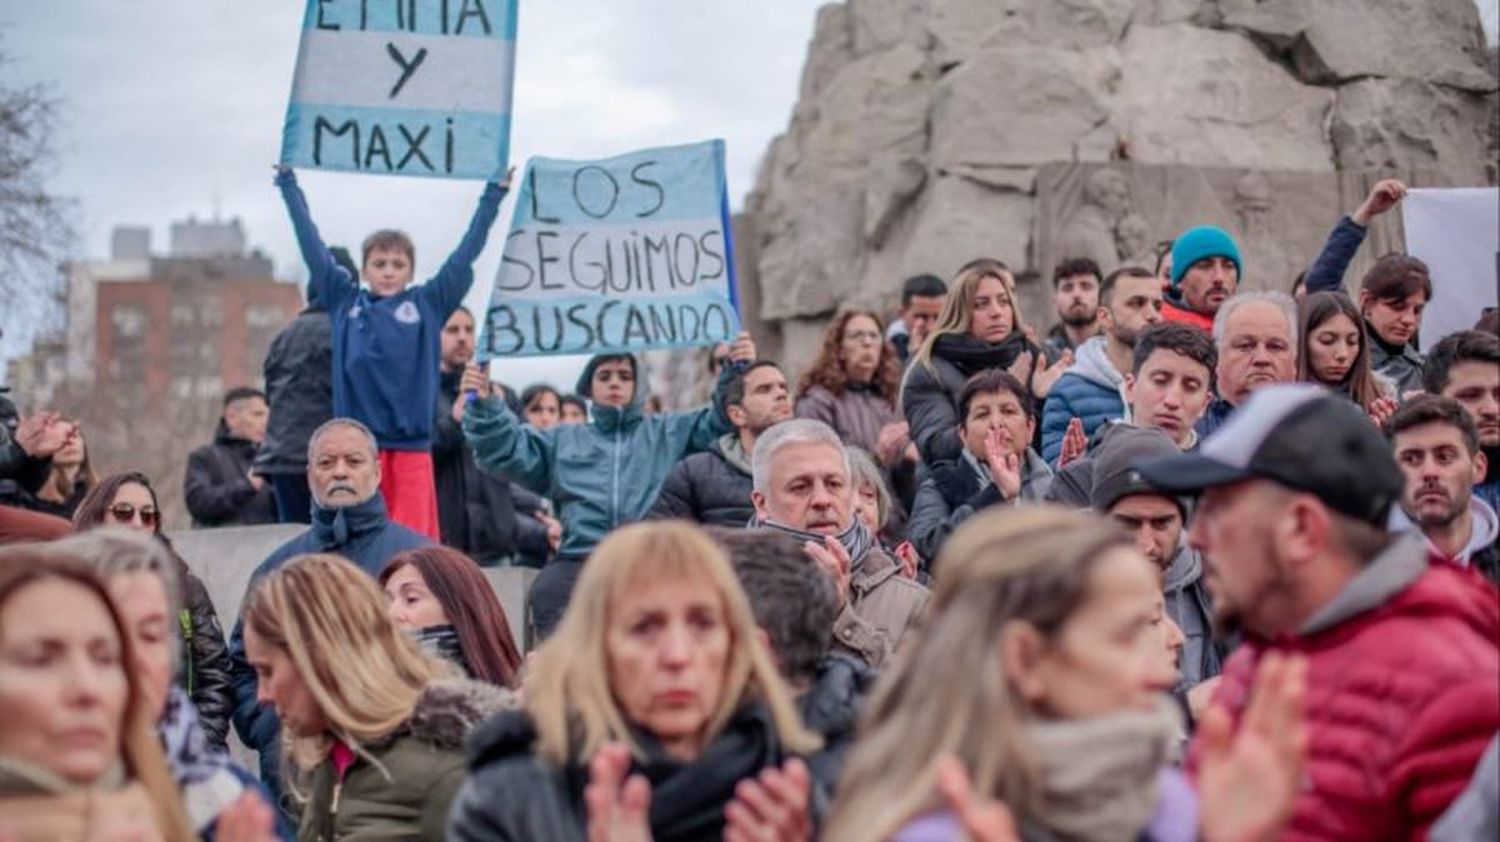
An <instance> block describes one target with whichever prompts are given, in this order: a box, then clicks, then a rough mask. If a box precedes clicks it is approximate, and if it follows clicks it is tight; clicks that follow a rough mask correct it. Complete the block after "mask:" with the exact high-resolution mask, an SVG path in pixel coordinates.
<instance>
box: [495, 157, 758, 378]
mask: <svg viewBox="0 0 1500 842" xmlns="http://www.w3.org/2000/svg"><path fill="white" fill-rule="evenodd" d="M515 208H516V209H515V215H514V217H512V219H511V229H510V234H509V235H507V236H506V238H505V253H504V255H503V256H502V257H501V261H500V271H499V274H498V275H497V276H496V278H495V287H494V292H493V293H492V294H491V296H490V305H489V308H488V310H487V312H486V313H485V318H484V324H483V327H482V328H481V333H482V339H481V341H480V343H479V356H480V358H481V359H492V358H494V357H524V356H538V355H544V354H598V353H616V352H618V353H631V352H635V351H644V350H648V349H651V348H686V347H692V346H697V345H711V344H713V343H715V342H729V341H733V339H734V337H735V335H736V334H737V333H738V332H739V329H740V318H739V307H738V300H737V297H736V296H737V293H736V288H735V279H734V247H733V242H732V241H731V237H730V228H729V194H728V191H727V189H726V187H725V180H724V142H723V141H722V140H710V141H705V142H703V143H695V144H691V145H687V146H671V147H663V148H659V149H646V150H642V151H640V152H631V153H630V154H628V155H621V156H619V157H616V158H609V159H606V160H602V161H561V160H554V159H550V158H533V159H531V160H530V161H529V162H527V164H526V174H525V177H524V178H523V179H522V181H521V189H520V192H519V194H517V197H516V206H515Z"/></svg>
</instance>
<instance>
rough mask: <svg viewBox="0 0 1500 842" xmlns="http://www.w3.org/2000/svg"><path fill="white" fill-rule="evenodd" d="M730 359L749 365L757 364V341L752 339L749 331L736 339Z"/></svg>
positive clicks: (743, 331) (731, 347)
mask: <svg viewBox="0 0 1500 842" xmlns="http://www.w3.org/2000/svg"><path fill="white" fill-rule="evenodd" d="M729 359H731V360H733V361H734V362H737V363H745V364H747V365H748V364H749V363H753V362H755V340H754V339H751V338H750V332H749V331H746V330H742V331H740V335H739V336H736V337H735V338H734V344H733V345H731V346H730V347H729Z"/></svg>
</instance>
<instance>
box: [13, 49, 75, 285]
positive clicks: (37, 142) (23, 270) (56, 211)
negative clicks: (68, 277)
mask: <svg viewBox="0 0 1500 842" xmlns="http://www.w3.org/2000/svg"><path fill="white" fill-rule="evenodd" d="M14 65H15V61H14V60H13V59H12V58H11V57H10V56H9V55H7V54H6V53H5V51H4V47H3V45H0V297H3V298H6V299H8V300H10V301H17V300H25V299H26V298H34V297H35V296H36V295H37V294H41V295H43V296H47V297H49V298H50V297H53V296H55V295H56V294H57V292H58V290H59V289H60V287H61V277H62V276H61V274H60V273H59V271H58V266H59V265H60V264H61V262H62V261H63V259H64V257H65V256H66V254H67V253H68V249H69V247H70V246H71V245H72V243H73V239H74V236H75V231H74V227H73V222H72V208H73V202H72V201H70V200H68V199H64V198H61V197H58V196H55V195H53V194H52V193H49V192H48V191H47V186H46V182H47V178H48V176H50V175H51V174H52V171H53V168H54V167H55V165H56V149H55V148H54V146H53V135H54V131H55V129H56V125H57V107H58V103H57V100H56V98H54V97H53V96H52V93H51V90H50V89H49V88H48V87H47V86H46V85H41V84H33V85H17V84H12V83H11V82H7V81H6V80H7V79H8V78H13V76H14V73H13V68H14ZM23 293H31V295H26V296H24V297H23Z"/></svg>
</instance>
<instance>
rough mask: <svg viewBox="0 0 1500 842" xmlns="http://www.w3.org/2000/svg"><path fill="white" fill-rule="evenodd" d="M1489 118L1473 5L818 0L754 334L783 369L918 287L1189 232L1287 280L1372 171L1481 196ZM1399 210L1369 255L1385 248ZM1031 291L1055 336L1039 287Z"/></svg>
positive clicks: (1108, 260)
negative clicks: (1208, 236) (858, 309)
mask: <svg viewBox="0 0 1500 842" xmlns="http://www.w3.org/2000/svg"><path fill="white" fill-rule="evenodd" d="M1497 115H1500V83H1497V78H1496V75H1495V69H1494V61H1493V55H1492V54H1490V53H1489V52H1488V51H1487V50H1486V49H1485V46H1484V41H1483V35H1482V32H1481V29H1480V24H1479V17H1478V12H1477V10H1476V8H1475V6H1474V3H1473V0H1382V2H1379V3H1374V2H1369V0H846V2H843V3H835V4H831V5H828V6H824V7H823V8H822V9H821V10H820V11H819V13H818V19H817V25H816V31H815V33H814V36H813V39H812V43H811V46H810V50H809V54H808V58H807V64H806V66H805V67H804V70H803V78H802V86H801V92H800V98H799V101H798V103H797V106H796V108H795V110H794V112H793V116H792V120H791V125H790V126H789V127H788V129H787V131H786V132H785V133H784V134H782V135H781V136H779V137H778V138H776V140H775V141H773V142H772V144H771V146H770V148H769V149H768V150H767V152H766V155H765V158H764V160H763V161H762V164H761V169H760V173H759V176H758V179H757V182H756V185H755V188H754V190H753V191H752V192H751V193H750V195H749V196H748V197H747V199H746V202H745V205H744V213H743V214H742V215H741V216H740V218H739V219H738V220H737V224H736V244H737V249H738V257H739V267H740V272H739V280H740V284H741V289H742V297H743V300H744V302H745V305H746V318H747V321H748V322H750V323H751V325H752V326H753V327H754V328H755V329H756V331H757V335H758V337H759V338H760V341H761V345H762V347H763V349H764V350H765V351H766V352H767V353H770V354H773V355H775V356H776V357H777V358H779V359H781V360H783V361H784V362H785V363H786V364H787V366H788V369H789V370H790V371H793V372H795V371H798V370H800V368H801V367H802V366H803V365H805V364H806V362H807V361H808V360H809V358H810V355H811V354H812V353H813V351H814V350H815V349H816V348H817V347H818V342H817V340H816V336H817V335H818V334H820V333H821V331H822V328H823V325H824V324H825V323H826V319H827V317H828V316H829V315H830V314H831V313H833V312H834V311H835V310H836V309H837V308H838V307H841V306H848V305H855V304H858V305H865V306H878V307H882V308H885V307H889V306H890V305H891V304H893V302H894V298H895V295H896V291H897V290H898V288H899V285H900V283H901V280H902V279H903V278H905V277H906V276H908V275H910V274H914V273H917V272H935V273H937V274H939V275H942V276H951V274H952V273H953V272H954V271H955V270H956V269H957V268H958V267H959V266H960V265H961V264H962V263H964V262H966V261H967V260H969V259H971V258H973V257H978V256H981V255H984V256H993V257H998V258H1000V259H1002V260H1005V261H1006V262H1008V263H1009V264H1010V265H1011V266H1012V267H1014V268H1015V269H1017V270H1018V271H1019V270H1021V269H1026V268H1030V269H1035V270H1037V271H1038V272H1040V274H1041V276H1042V278H1044V279H1045V278H1049V277H1050V267H1051V266H1052V265H1053V263H1054V262H1055V261H1056V260H1057V259H1059V258H1060V257H1063V256H1073V255H1074V254H1076V253H1083V254H1090V255H1094V256H1096V257H1097V259H1099V260H1100V262H1101V263H1103V264H1104V265H1105V269H1106V271H1108V270H1109V269H1111V268H1113V267H1114V266H1117V265H1122V264H1123V263H1125V262H1126V261H1142V260H1148V259H1152V257H1153V251H1152V249H1153V246H1154V245H1155V244H1156V243H1157V242H1158V241H1161V240H1165V239H1169V238H1171V237H1173V236H1175V235H1176V234H1177V233H1178V232H1180V231H1181V230H1182V229H1183V228H1184V227H1186V226H1188V225H1191V224H1196V223H1199V222H1212V223H1216V224H1219V225H1223V226H1225V227H1226V228H1228V229H1229V230H1231V231H1233V232H1234V233H1235V234H1236V235H1237V236H1238V237H1239V238H1240V239H1241V245H1242V248H1243V249H1244V251H1245V253H1246V272H1245V279H1244V282H1245V283H1246V284H1247V286H1251V287H1277V288H1285V287H1287V286H1289V285H1290V283H1291V280H1292V277H1293V276H1294V275H1295V273H1296V272H1297V271H1298V270H1299V269H1300V268H1301V267H1303V266H1304V265H1305V264H1306V262H1307V261H1308V260H1309V259H1310V258H1311V257H1312V255H1313V254H1315V253H1316V250H1317V248H1318V247H1319V245H1320V244H1321V242H1322V239H1323V237H1324V236H1325V234H1326V233H1327V230H1328V228H1329V227H1330V226H1331V225H1332V224H1333V222H1334V221H1335V220H1336V219H1337V218H1338V215H1339V214H1340V213H1341V212H1347V211H1348V210H1350V209H1352V208H1353V207H1355V206H1356V205H1357V204H1358V202H1359V201H1360V199H1361V198H1362V197H1363V195H1364V193H1365V191H1366V190H1367V189H1368V186H1369V185H1370V184H1371V183H1373V182H1374V180H1376V179H1377V178H1380V177H1385V176H1398V177H1402V178H1405V179H1408V180H1409V183H1412V184H1414V185H1477V184H1493V183H1495V182H1496V176H1497V173H1496V158H1497V153H1500V124H1497V119H1500V116H1497ZM1395 217H1396V215H1395V214H1392V215H1389V217H1388V218H1386V219H1384V220H1383V221H1382V223H1381V225H1380V226H1378V227H1377V229H1376V231H1375V232H1374V235H1373V237H1372V239H1373V241H1374V242H1373V243H1372V244H1371V245H1370V246H1367V247H1366V249H1365V250H1364V251H1363V252H1362V253H1361V260H1369V259H1370V258H1371V256H1372V255H1373V254H1378V253H1379V252H1381V251H1385V250H1389V249H1391V248H1395V247H1399V245H1400V242H1401V240H1400V231H1399V221H1398V220H1396V219H1395ZM1360 266H1361V264H1357V265H1356V267H1355V272H1356V273H1357V272H1358V271H1360ZM1023 295H1024V299H1025V300H1024V301H1023V307H1024V310H1023V312H1025V313H1027V315H1028V316H1029V317H1030V318H1031V320H1032V321H1033V323H1035V324H1036V326H1037V327H1045V326H1046V324H1047V320H1048V319H1049V318H1051V313H1050V309H1051V308H1050V307H1049V306H1047V304H1046V301H1047V297H1048V296H1049V295H1050V284H1048V283H1047V282H1046V280H1042V281H1041V282H1033V283H1032V284H1030V285H1028V287H1027V288H1024V289H1023Z"/></svg>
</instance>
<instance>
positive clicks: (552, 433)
mask: <svg viewBox="0 0 1500 842" xmlns="http://www.w3.org/2000/svg"><path fill="white" fill-rule="evenodd" d="M603 358H604V357H595V358H594V359H593V360H591V361H590V362H589V364H588V367H587V368H585V369H584V372H583V375H582V376H581V377H580V378H579V386H580V388H579V394H582V395H584V396H585V397H587V396H588V391H587V388H588V384H589V380H590V378H591V376H592V373H593V370H594V369H595V368H596V367H597V366H598V364H599V361H600V360H601V359H603ZM609 358H612V359H618V358H619V357H618V356H617V355H616V356H612V357H609ZM629 359H630V362H631V365H632V366H635V358H634V357H630V358H629ZM736 371H738V367H736V366H733V365H726V366H724V369H723V371H722V372H721V373H720V375H719V383H718V388H717V389H716V390H715V391H714V397H713V401H712V403H711V404H710V405H708V406H705V407H701V408H699V409H695V410H691V411H688V412H668V413H663V414H660V415H646V414H645V413H644V412H642V411H641V405H642V403H643V402H644V400H645V391H646V390H645V384H644V383H643V382H641V380H640V378H639V377H637V378H636V391H635V400H634V401H632V402H631V403H630V404H629V405H628V406H625V407H623V408H620V409H616V408H613V407H605V406H600V405H598V404H594V406H593V419H592V420H591V421H589V422H588V423H586V424H564V425H561V426H558V427H553V428H552V429H550V430H538V429H536V428H535V427H532V426H531V425H529V424H525V423H523V422H522V421H521V420H520V419H519V418H517V417H516V414H515V413H514V412H512V411H511V410H510V409H509V408H508V407H507V406H506V405H505V402H504V401H502V400H499V399H498V398H496V397H493V396H492V397H490V398H488V399H485V400H477V401H473V402H472V403H470V404H469V405H468V407H467V408H465V409H464V420H463V427H464V436H465V437H466V438H467V439H468V440H469V448H470V449H471V450H473V451H474V460H475V461H476V462H478V463H479V466H480V467H481V468H484V469H485V470H488V471H492V472H494V473H497V474H503V475H505V476H507V477H510V478H511V479H512V480H514V481H516V482H519V483H520V484H521V485H523V486H525V487H527V488H529V489H531V490H532V491H535V492H536V493H538V494H542V495H546V496H548V497H551V498H552V502H553V504H554V505H555V506H556V510H557V513H558V517H559V519H560V520H561V521H562V523H563V539H562V546H561V547H560V548H559V549H558V555H559V556H560V557H563V558H574V559H582V558H584V557H586V556H587V555H588V554H589V553H590V552H592V551H593V549H594V546H595V545H596V544H598V543H599V542H600V541H601V540H602V539H603V538H604V536H605V534H606V533H608V532H609V531H611V530H613V529H614V528H615V527H617V526H619V525H621V524H624V523H630V522H632V521H637V520H641V519H642V518H644V517H645V516H646V513H647V512H649V511H650V510H651V504H652V503H655V502H656V498H657V496H658V494H660V493H661V486H662V483H663V482H664V481H665V480H666V478H667V474H668V473H669V472H670V471H671V470H672V466H673V465H676V464H677V463H678V462H679V461H680V460H681V459H682V458H683V457H684V456H689V455H691V454H694V453H697V452H699V451H702V450H707V449H708V448H709V446H711V445H712V444H713V443H714V441H715V440H716V439H718V437H719V436H722V435H724V434H725V433H729V432H733V430H734V427H733V425H732V424H730V423H729V419H728V417H727V416H725V415H724V412H723V410H722V408H721V403H722V400H721V399H722V395H723V389H724V386H725V384H726V383H727V382H728V378H729V377H730V376H732V374H733V373H735V372H736Z"/></svg>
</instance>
